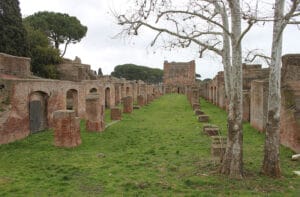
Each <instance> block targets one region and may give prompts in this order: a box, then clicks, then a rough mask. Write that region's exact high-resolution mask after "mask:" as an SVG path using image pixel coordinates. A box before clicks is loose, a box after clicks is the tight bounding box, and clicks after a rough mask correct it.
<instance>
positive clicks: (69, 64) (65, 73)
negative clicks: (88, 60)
mask: <svg viewBox="0 0 300 197" xmlns="http://www.w3.org/2000/svg"><path fill="white" fill-rule="evenodd" d="M56 69H57V71H58V73H59V75H58V77H59V79H60V80H68V81H77V82H79V81H83V80H95V79H97V75H96V73H95V72H94V71H93V70H91V66H90V65H88V64H82V63H81V61H78V60H74V61H72V60H67V59H65V60H64V62H63V63H62V64H58V65H56Z"/></svg>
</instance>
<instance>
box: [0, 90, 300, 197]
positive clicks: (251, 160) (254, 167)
mask: <svg viewBox="0 0 300 197" xmlns="http://www.w3.org/2000/svg"><path fill="white" fill-rule="evenodd" d="M202 109H203V110H204V111H205V112H206V113H207V114H209V115H210V116H211V117H212V122H213V123H215V124H218V125H219V126H221V127H222V128H223V131H224V134H225V128H226V114H225V112H224V111H222V110H220V109H218V108H216V107H214V106H212V105H211V104H209V103H206V102H204V101H202ZM83 125H84V124H82V134H81V135H82V141H83V143H82V145H81V146H79V147H77V148H75V149H62V148H56V147H54V146H53V145H52V140H53V137H52V132H50V131H47V132H43V133H39V134H36V135H31V136H30V137H29V138H26V139H24V140H22V141H19V142H16V143H12V144H8V145H2V146H0V196H224V195H230V196H241V195H243V196H251V195H261V196H265V195H268V194H269V195H271V196H283V195H284V196H297V195H298V194H300V179H299V178H298V177H295V176H294V175H292V173H291V170H296V167H297V166H298V167H299V163H295V162H291V161H290V159H289V157H290V155H291V154H292V153H291V152H290V151H288V150H287V149H284V148H282V164H283V173H284V178H282V179H279V180H273V179H269V178H265V177H261V176H260V175H259V173H258V172H259V167H260V162H261V159H262V144H263V135H261V134H259V133H257V132H256V131H255V130H253V129H251V128H250V126H249V125H248V124H246V125H245V150H244V154H245V169H246V170H245V171H246V175H247V176H246V178H245V180H243V181H235V180H228V179H227V178H226V177H223V176H220V175H218V174H217V173H216V170H217V167H218V166H217V165H216V164H215V163H214V162H213V161H212V160H211V158H210V139H209V138H208V137H207V136H205V135H203V134H202V133H201V130H202V125H201V124H200V123H198V122H197V120H196V117H195V116H194V115H193V112H192V110H191V107H190V105H189V104H188V102H187V99H186V98H185V97H184V96H181V95H166V96H164V97H162V98H160V99H159V100H156V101H155V102H153V103H152V104H150V105H149V106H146V107H144V108H142V109H139V110H135V111H134V113H133V114H131V115H124V116H123V120H122V121H121V122H119V123H117V124H114V125H112V126H111V127H109V128H108V129H107V130H106V131H105V132H103V133H87V132H85V131H84V128H83Z"/></svg>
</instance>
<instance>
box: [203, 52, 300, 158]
mask: <svg viewBox="0 0 300 197" xmlns="http://www.w3.org/2000/svg"><path fill="white" fill-rule="evenodd" d="M268 78H269V69H268V68H262V67H261V65H247V64H244V65H243V120H244V121H249V122H250V124H251V125H252V126H253V127H254V128H256V129H258V130H259V131H261V132H263V131H264V130H265V128H266V123H267V107H268V89H269V84H268ZM200 93H201V96H202V97H204V98H205V99H207V100H209V101H210V102H212V103H214V104H215V105H217V106H219V107H221V108H223V109H228V108H227V107H228V101H227V99H226V98H225V84H224V73H223V72H219V73H218V74H217V75H216V76H215V77H214V78H213V79H212V80H208V81H205V82H203V83H202V84H201V90H200ZM281 97H282V103H281V119H280V124H281V143H282V144H283V145H285V146H287V147H289V148H291V149H292V150H294V151H295V152H298V153H299V152H300V55H299V54H292V55H285V56H283V57H282V76H281Z"/></svg>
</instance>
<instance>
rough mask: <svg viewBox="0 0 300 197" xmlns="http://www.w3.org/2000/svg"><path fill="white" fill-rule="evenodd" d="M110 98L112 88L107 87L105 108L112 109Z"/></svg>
mask: <svg viewBox="0 0 300 197" xmlns="http://www.w3.org/2000/svg"><path fill="white" fill-rule="evenodd" d="M110 98H111V87H109V86H107V87H105V107H106V108H110V107H111V103H110Z"/></svg>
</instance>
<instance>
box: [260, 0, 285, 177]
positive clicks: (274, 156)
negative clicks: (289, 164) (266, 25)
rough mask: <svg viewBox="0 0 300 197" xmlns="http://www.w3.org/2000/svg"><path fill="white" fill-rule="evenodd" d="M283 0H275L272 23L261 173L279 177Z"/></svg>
mask: <svg viewBox="0 0 300 197" xmlns="http://www.w3.org/2000/svg"><path fill="white" fill-rule="evenodd" d="M284 2H285V1H284V0H276V3H275V14H274V18H275V20H274V24H273V41H272V54H271V64H270V75H269V97H268V116H267V118H268V120H267V126H266V138H265V151H264V160H263V166H262V173H263V174H265V175H267V176H271V177H280V176H281V170H280V160H279V148H280V105H281V95H280V76H281V68H280V67H281V52H282V31H283V22H282V20H283V11H284Z"/></svg>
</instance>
